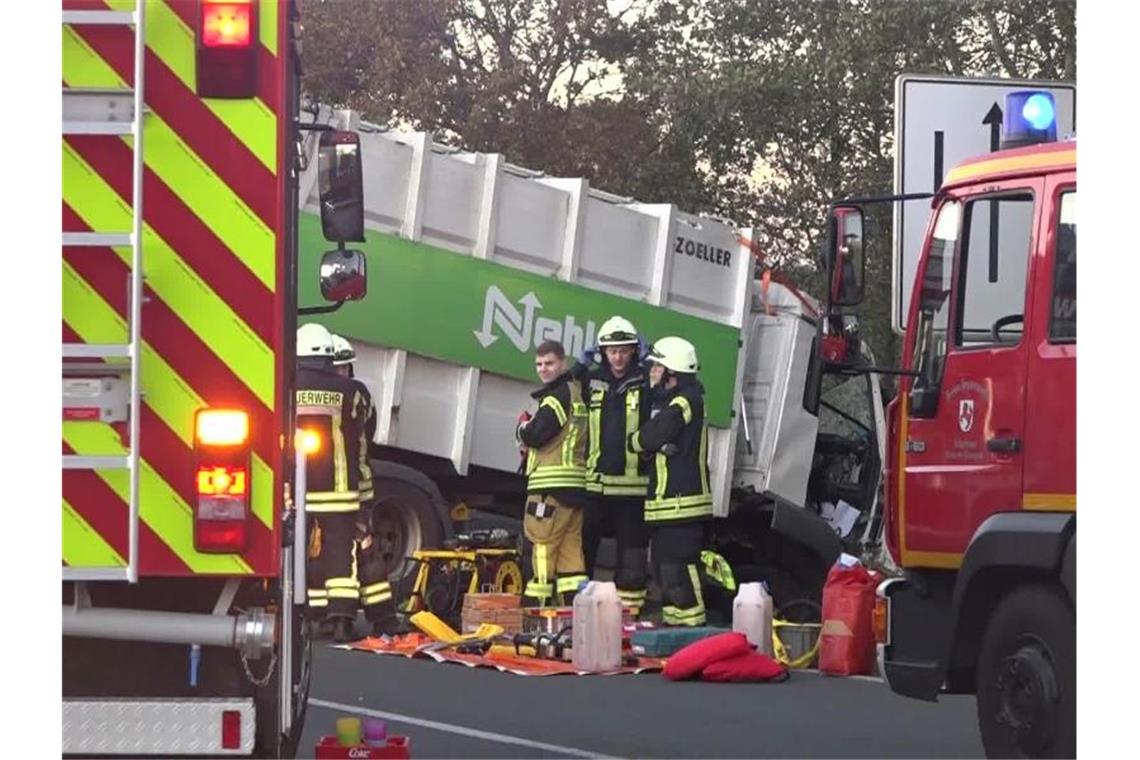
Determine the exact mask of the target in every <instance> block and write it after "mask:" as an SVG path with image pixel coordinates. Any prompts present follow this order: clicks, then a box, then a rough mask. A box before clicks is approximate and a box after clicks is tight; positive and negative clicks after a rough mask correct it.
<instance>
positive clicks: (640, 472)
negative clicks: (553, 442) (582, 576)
mask: <svg viewBox="0 0 1140 760" xmlns="http://www.w3.org/2000/svg"><path fill="white" fill-rule="evenodd" d="M641 346H642V343H641V339H640V338H639V337H638V334H637V328H635V327H634V326H633V323H632V322H630V321H629V320H628V319H626V318H624V317H621V316H616V315H615V316H612V317H610V318H609V319H607V320H606V321H605V322H603V323H602V327H601V329H600V330H599V331H598V351H597V352H596V353H595V352H594V351H588V352H587V355H586V356H584V357H583V359H584V361H583V362H582V363H581V365H580V367H577V368H575V369H576V375H577V377H579V379H581V380H582V382H583V385H584V386H585V387H584V392H583V396H584V397H585V398H586V399H587V404H588V413H589V417H588V428H589V434H588V439H589V447H588V449H587V454H586V488H587V490H588V491H589V492H590V494H591V495H592V496H593V498H592V499H590V503H589V504H588V506H587V509H586V513H585V515H584V522H583V527H582V539H583V540H582V544H583V546H582V548H583V552H584V554H585V557H586V572H587V573H589V574H590V575H591V576H593V575H594V572H595V563H596V561H597V556H598V546H599V544H600V543H601V540H602V537H603V535H613V536H614V537H615V538H616V539H617V567H616V568H615V572H614V583H615V585H616V586H617V590H618V594H619V595H620V596H621V599H622V603H623V604H624V605H625V606H627V607H631V608H632V609H633V610H634V614H637V613H638V612H639V611H640V610H641V607H642V606H643V605H644V604H645V582H646V564H647V560H648V547H649V534H648V531H647V530H646V525H645V515H644V503H645V494H646V487H647V485H648V483H649V478H648V474H647V465H646V463H645V462H644V461H643V460H641V459H640V458H639V457H638V456H637V455H636V454H633V453H631V452H627V451H626V438H627V437H628V436H629V435H630V434H631V433H633V432H635V431H636V430H637V428H638V427H639V426H640V425H641V424H642V423H644V422H645V421H646V420H648V419H649V403H648V400H647V398H646V396H647V392H648V389H649V386H648V381H647V376H646V374H645V371H644V369H643V368H642V365H641V361H640V358H641V357H640V349H641ZM599 355H600V356H599ZM595 357H597V358H598V359H600V362H599V363H595V361H594V359H595Z"/></svg>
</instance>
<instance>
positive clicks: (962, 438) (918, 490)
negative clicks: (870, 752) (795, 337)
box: [833, 93, 1077, 757]
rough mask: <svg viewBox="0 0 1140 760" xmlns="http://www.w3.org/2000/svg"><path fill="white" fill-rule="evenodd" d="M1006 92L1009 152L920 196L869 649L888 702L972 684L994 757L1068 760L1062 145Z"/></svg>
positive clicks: (1071, 374)
mask: <svg viewBox="0 0 1140 760" xmlns="http://www.w3.org/2000/svg"><path fill="white" fill-rule="evenodd" d="M1019 95H1022V98H1021V100H1020V101H1019V102H1018V103H1015V104H1014V107H1013V108H1010V107H1007V122H1006V138H1007V141H1012V142H1014V143H1015V144H1016V143H1018V142H1021V143H1022V147H1014V148H1011V149H1003V150H1000V151H997V152H994V153H990V154H987V155H984V156H980V157H978V158H975V159H972V160H969V161H966V162H964V163H962V164H960V165H959V166H957V167H955V168H954V169H952V170H951V171H950V172H949V174H948V175H947V176H946V178H945V180H944V182H943V184H942V186H941V187H940V188H939V190H938V192H937V193H935V194H934V195H933V198H932V201H931V207H932V213H931V217H930V222H929V225H928V227H927V231H926V235H925V238H924V240H925V242H924V244H923V251H922V255H921V259H920V261H919V265H918V269H917V273H918V274H917V276H916V281H915V283H914V285H913V292H912V298H911V302H910V314H909V319H908V321H907V329H906V336H905V340H904V348H903V369H902V373H903V376H902V378H901V381H900V384H899V392H898V395H897V396H896V398H895V399H894V400H893V401H892V403H891V404H890V405H889V407H888V421H889V422H888V424H889V429H888V457H887V460H888V461H887V465H886V473H885V475H886V477H885V481H884V482H885V501H886V506H887V509H886V516H887V527H886V531H885V536H886V541H887V546H888V548H889V550H890V553H891V556H892V557H893V559H894V560H895V562H896V563H897V564H898V565H899V567H900V568H902V570H903V574H902V576H901V577H897V578H891V579H889V580H887V581H885V582H883V584H882V585H881V586H880V588H879V599H880V601H879V605H880V607H881V608H882V610H881V612H882V613H884V614H883V615H882V616H881V617H882V619H884V620H885V623H886V625H885V626H884V629H883V631H882V632H881V640H880V645H879V660H880V668H881V670H882V672H883V675H884V676H885V678H886V680H887V682H888V684H889V685H890V687H891V689H892V690H893V691H895V692H897V693H899V694H903V695H906V696H910V697H915V698H918V699H925V700H930V701H934V700H936V699H937V697H938V695H939V694H940V693H959V694H963V693H964V694H971V693H972V694H976V695H977V705H978V720H979V728H980V731H981V736H982V742H983V744H984V746H985V749H986V752H987V754H988V755H989V756H1001V757H1010V756H1030V757H1036V756H1065V757H1071V756H1073V755H1074V754H1075V752H1076V367H1077V342H1076V316H1077V312H1076V304H1077V301H1076V253H1077V249H1076V230H1077V226H1076V205H1077V178H1076V156H1077V148H1076V140H1075V139H1070V140H1062V141H1057V140H1056V138H1055V135H1053V134H1049V130H1048V129H1041V130H1036V132H1038V134H1036V135H1033V134H1030V135H1028V136H1026V134H1025V132H1026V131H1031V132H1032V131H1034V130H1025V129H1021V130H1020V131H1019V130H1018V127H1019V126H1024V125H1018V124H1016V123H1014V124H1013V127H1012V128H1011V124H1010V118H1009V115H1010V114H1011V113H1012V115H1013V117H1014V120H1015V122H1016V119H1017V117H1018V116H1019V115H1021V114H1022V113H1023V112H1026V113H1027V111H1026V110H1025V109H1023V108H1020V107H1019V106H1024V105H1025V103H1026V98H1027V97H1029V96H1030V94H1029V93H1019ZM1011 97H1012V96H1011ZM1050 105H1051V103H1050ZM1053 130H1054V131H1055V125H1053ZM1034 137H1036V138H1037V139H1036V140H1035V139H1033V138H1034ZM1018 138H1021V139H1018ZM1042 138H1044V139H1045V140H1047V141H1045V142H1042V141H1041V139H1042ZM1034 142H1036V144H1026V143H1034ZM884 200H899V198H897V197H896V198H892V199H884ZM852 210H853V209H852V205H851V204H847V205H842V204H838V205H837V206H836V211H835V212H833V218H835V217H837V215H838V214H839V213H845V214H850V213H851V211H852ZM854 210H856V211H858V205H857V204H856V205H854Z"/></svg>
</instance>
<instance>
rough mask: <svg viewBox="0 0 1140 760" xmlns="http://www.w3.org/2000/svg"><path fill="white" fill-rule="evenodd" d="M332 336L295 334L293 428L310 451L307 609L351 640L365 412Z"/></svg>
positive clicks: (318, 330) (315, 331)
mask: <svg viewBox="0 0 1140 760" xmlns="http://www.w3.org/2000/svg"><path fill="white" fill-rule="evenodd" d="M334 354H335V349H334V348H333V337H332V334H331V333H330V332H329V331H328V330H327V329H326V328H324V327H322V326H321V325H317V324H306V325H301V326H300V327H299V328H298V329H297V380H296V405H297V427H298V429H299V430H300V431H301V435H300V440H301V441H302V442H305V445H306V446H307V449H308V451H307V454H308V459H307V463H306V468H305V476H306V493H305V512H306V523H307V525H308V530H309V537H308V538H309V543H308V560H309V561H308V567H307V572H306V578H307V583H306V585H307V586H308V588H307V595H308V602H309V610H310V612H311V614H312V616H313V617H314V618H318V619H319V618H321V617H322V616H323V618H324V620H325V622H326V623H328V624H331V627H332V635H333V638H334V639H336V640H337V641H340V642H344V641H351V640H352V639H353V638H354V634H353V621H354V620H355V618H356V609H357V606H358V605H359V603H360V583H359V581H358V580H357V577H356V523H357V520H358V518H359V516H360V464H359V463H360V446H361V443H362V441H363V440H364V436H365V432H364V430H365V421H366V419H367V414H368V408H367V402H366V400H365V396H364V393H363V392H362V391H361V386H360V384H359V383H357V382H355V381H354V380H351V379H349V378H347V377H345V376H343V375H341V374H340V373H338V372H337V371H336V370H335V369H334V368H333V357H334Z"/></svg>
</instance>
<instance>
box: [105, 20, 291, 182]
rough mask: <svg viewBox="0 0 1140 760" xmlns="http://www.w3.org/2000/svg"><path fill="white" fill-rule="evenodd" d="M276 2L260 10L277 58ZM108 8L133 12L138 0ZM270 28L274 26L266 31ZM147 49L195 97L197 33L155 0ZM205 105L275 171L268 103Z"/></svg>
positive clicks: (263, 31)
mask: <svg viewBox="0 0 1140 760" xmlns="http://www.w3.org/2000/svg"><path fill="white" fill-rule="evenodd" d="M173 1H174V2H185V1H186V0H173ZM277 2H278V0H262V2H261V7H260V8H259V9H258V12H259V14H260V23H259V25H258V26H259V31H260V37H261V40H262V44H265V40H266V39H267V38H268V39H269V40H270V41H271V42H272V46H271V45H269V44H265V47H266V48H268V49H269V51H270V52H272V53H273V54H274V55H276V54H277V29H276V24H277V12H276V11H277V8H276V4H277ZM109 4H110V5H111V6H113V7H115V8H116V9H117V10H124V11H129V10H134V7H135V0H111V2H110V3H109ZM267 11H268V12H267ZM267 24H272V25H273V26H271V27H267ZM270 30H272V32H271V31H270ZM146 45H147V47H148V48H149V49H150V51H151V52H152V53H154V54H155V55H157V56H158V57H159V59H160V60H161V61H162V62H163V63H165V64H166V65H167V66H168V67H169V68H170V70H171V71H173V72H174V75H175V76H176V77H178V79H180V80H181V81H182V83H183V84H184V85H186V87H187V89H189V90H190V91H191V93H193V92H194V90H195V86H196V83H197V81H198V80H197V76H196V73H195V70H194V69H195V57H196V53H195V49H194V46H195V42H194V30H193V29H191V28H190V27H188V26H187V25H186V24H185V23H183V21H182V19H181V18H179V17H178V14H176V13H175V12H174V11H173V10H171V9H170V7H169V6H168V4H167V3H164V2H155V1H154V0H151V2H148V3H147V16H146ZM202 103H203V105H205V106H206V108H208V109H210V111H212V112H213V114H214V115H215V116H217V117H218V119H220V120H221V122H222V123H223V124H225V125H226V127H227V128H228V129H229V130H230V131H231V132H233V133H234V135H235V136H236V137H237V138H238V139H239V140H241V141H242V142H243V143H244V144H245V145H246V147H248V148H249V149H250V151H251V152H252V153H253V154H254V155H255V156H257V159H258V160H259V161H261V163H263V164H264V165H265V166H266V167H267V168H268V169H269V170H270V171H275V167H276V165H277V153H276V148H277V123H276V117H275V116H274V114H273V111H271V110H270V109H269V107H268V106H266V105H265V103H263V102H262V101H261V100H259V99H256V98H236V99H232V100H230V99H222V98H203V99H202Z"/></svg>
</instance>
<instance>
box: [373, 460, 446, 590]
mask: <svg viewBox="0 0 1140 760" xmlns="http://www.w3.org/2000/svg"><path fill="white" fill-rule="evenodd" d="M372 482H373V486H374V489H375V492H376V501H375V504H376V508H375V509H374V510H373V511H372V532H373V535H374V536H375V537H376V540H377V541H379V544H380V550H381V552H382V553H383V555H384V560H385V562H386V563H387V565H388V578H389V581H390V582H391V583H392V584H393V586H395V587H397V588H399V587H400V586H401V585H402V584H403V583H404V581H405V580H406V579H407V577H408V576H409V575H410V574H411V572H412V570H413V569H414V567H415V563H413V562H409V561H408V557H410V556H411V555H412V552H415V551H418V550H420V549H438V548H441V547H442V546H443V541H444V539H445V538H448V537H450V535H451V534H452V533H453V531H452V530H451V523H450V522H449V521H447V520H445V516H446V515H447V510H446V508H445V506H444V503H443V496H442V494H441V493H440V491H439V488H438V487H437V486H436V484H435V483H434V482H433V481H432V480H431V479H430V478H429V477H427V476H426V475H424V474H423V473H422V472H420V471H419V470H417V469H415V468H413V467H408V466H407V465H402V464H397V463H395V462H382V461H379V460H375V459H374V460H372Z"/></svg>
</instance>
